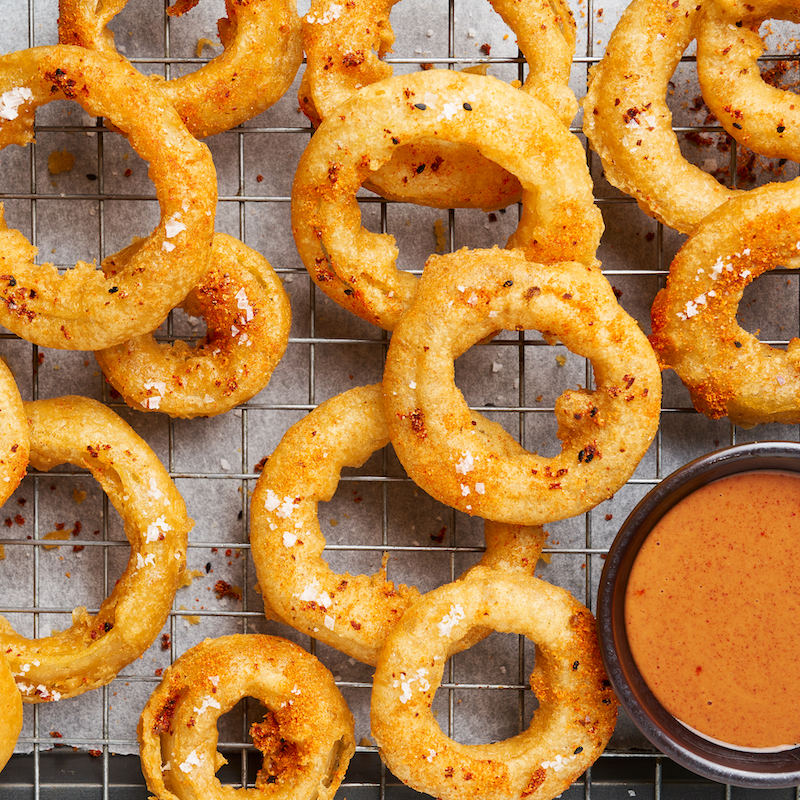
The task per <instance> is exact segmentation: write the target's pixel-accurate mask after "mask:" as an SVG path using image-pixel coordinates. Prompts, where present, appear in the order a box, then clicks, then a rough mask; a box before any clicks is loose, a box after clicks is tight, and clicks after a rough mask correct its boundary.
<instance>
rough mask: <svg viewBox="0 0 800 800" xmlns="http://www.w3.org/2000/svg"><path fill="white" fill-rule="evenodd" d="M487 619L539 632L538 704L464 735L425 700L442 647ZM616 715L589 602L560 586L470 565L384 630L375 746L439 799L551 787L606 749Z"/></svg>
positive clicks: (490, 798)
mask: <svg viewBox="0 0 800 800" xmlns="http://www.w3.org/2000/svg"><path fill="white" fill-rule="evenodd" d="M485 625H489V626H491V627H492V628H493V629H494V630H497V631H501V632H504V633H521V634H523V635H525V636H526V637H527V638H528V639H530V640H532V641H534V642H535V643H536V645H537V648H536V666H535V668H534V670H533V673H532V674H531V677H530V684H531V688H532V689H533V690H534V692H535V693H536V697H537V699H538V701H539V708H538V710H537V711H536V712H535V714H534V717H533V720H532V722H531V724H530V726H529V727H528V728H527V730H525V731H523V732H522V733H520V734H518V735H517V736H514V737H512V738H510V739H506V740H504V741H501V742H495V743H492V744H481V745H463V744H459V743H458V742H455V741H453V740H452V739H450V738H448V737H447V736H445V735H444V733H443V732H442V730H441V728H440V727H439V725H438V724H437V722H436V719H435V717H434V715H433V713H432V710H431V704H432V702H433V697H434V694H435V693H436V690H437V688H438V687H439V685H440V684H441V680H442V674H443V670H444V665H445V663H446V661H447V659H448V658H449V657H450V656H451V655H452V654H453V652H455V650H457V649H459V647H461V642H462V639H463V638H464V637H465V636H466V635H467V634H468V632H469V631H470V630H471V629H474V628H475V627H477V626H485ZM437 629H438V636H437V635H436V634H435V633H434V632H435V631H437ZM616 718H617V702H616V698H615V697H614V694H613V692H612V690H611V684H610V682H609V681H608V679H607V678H606V676H605V672H604V670H603V665H602V660H601V658H600V652H599V648H598V645H597V634H596V631H595V623H594V618H593V617H592V615H591V613H590V612H589V610H588V609H586V608H585V607H584V606H583V605H581V604H580V603H579V602H578V601H577V600H575V598H573V597H572V596H571V595H570V594H569V592H567V591H566V590H564V589H561V588H559V587H556V586H552V585H551V584H549V583H545V582H544V581H541V580H538V579H537V578H532V577H522V576H519V575H504V574H503V573H502V572H499V571H497V570H494V569H487V568H475V569H474V570H472V571H471V572H470V573H469V574H468V575H467V577H466V578H463V579H460V580H457V581H455V582H454V583H450V584H447V585H445V586H442V587H440V588H438V589H435V590H434V591H432V592H430V593H429V594H426V595H424V596H423V597H422V598H421V599H420V600H419V602H417V603H415V604H414V605H413V606H412V607H411V608H410V609H409V610H408V611H407V612H406V614H405V615H404V616H403V618H402V619H401V620H400V622H399V623H398V625H397V627H396V628H395V629H394V631H392V632H391V633H390V634H389V637H388V638H387V640H386V644H385V645H384V647H383V649H382V650H381V653H380V657H379V659H378V666H377V669H376V671H375V678H374V680H373V688H372V703H371V720H372V735H373V737H374V738H375V740H376V742H377V744H378V748H379V750H380V754H381V757H382V758H383V760H384V761H385V762H386V764H387V766H388V767H389V769H390V770H391V771H392V772H393V773H394V774H395V775H396V776H397V777H398V778H400V780H402V781H403V782H404V783H406V784H408V785H409V786H411V787H412V788H414V789H416V790H417V791H421V792H426V793H428V794H431V795H433V796H434V797H438V798H442V800H468V799H469V800H502V799H503V798H520V797H531V798H539V799H540V800H544V798H552V797H555V796H556V795H558V794H560V793H561V792H562V791H564V790H565V789H566V788H567V787H568V786H569V785H570V784H571V783H572V781H573V780H575V778H577V777H578V776H579V775H580V774H581V773H583V772H584V771H585V770H586V768H587V767H589V766H590V765H591V764H592V763H594V761H595V760H596V759H597V758H598V756H599V755H600V753H602V751H603V750H604V748H605V746H606V744H607V743H608V740H609V739H610V738H611V734H612V733H613V731H614V725H615V723H616Z"/></svg>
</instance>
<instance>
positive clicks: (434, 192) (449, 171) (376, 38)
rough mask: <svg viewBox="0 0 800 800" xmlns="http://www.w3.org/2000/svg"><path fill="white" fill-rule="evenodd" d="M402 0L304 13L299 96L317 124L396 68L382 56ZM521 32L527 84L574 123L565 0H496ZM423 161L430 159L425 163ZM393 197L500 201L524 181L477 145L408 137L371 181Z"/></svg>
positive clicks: (484, 204) (455, 202) (571, 38)
mask: <svg viewBox="0 0 800 800" xmlns="http://www.w3.org/2000/svg"><path fill="white" fill-rule="evenodd" d="M395 2H397V0H352V1H351V2H348V3H344V4H339V3H332V2H331V0H314V1H313V2H312V4H311V9H310V10H309V12H308V14H307V15H306V16H305V17H303V20H302V30H303V46H304V50H305V52H306V60H307V66H306V70H305V72H304V73H303V80H302V82H301V85H300V90H299V92H298V96H299V99H300V107H301V108H302V109H303V111H304V113H305V114H306V116H308V117H309V119H311V121H312V122H313V123H314V125H315V126H318V125H319V123H320V121H321V120H322V119H325V118H327V117H329V116H330V115H331V114H332V113H333V111H334V109H335V108H337V107H338V106H339V105H341V103H342V102H344V101H345V100H347V99H348V98H349V97H351V96H352V95H353V94H354V93H355V92H356V91H357V90H358V89H360V88H361V87H364V86H368V85H370V84H372V83H375V82H376V81H378V80H381V79H383V78H387V77H390V76H391V75H392V68H391V66H389V65H388V64H386V63H385V62H383V61H382V60H381V59H382V58H383V56H384V55H385V54H386V53H387V52H389V51H390V50H391V46H392V43H393V42H394V32H393V31H392V26H391V22H390V20H389V14H390V11H391V8H392V6H393V5H394V3H395ZM491 3H492V7H493V8H494V9H495V11H497V13H498V14H500V16H501V17H502V18H503V20H504V21H505V22H506V23H507V24H508V26H509V27H510V28H511V30H512V31H514V33H515V34H516V36H517V41H518V43H519V47H520V50H521V51H522V52H523V54H524V56H525V59H526V61H527V64H528V77H527V79H526V80H525V83H524V85H523V86H522V90H523V91H525V92H528V93H530V94H532V95H533V96H534V97H536V98H538V99H539V100H541V101H542V102H544V103H545V104H546V105H548V106H549V107H550V108H552V109H553V110H554V111H555V112H556V115H557V116H558V117H559V119H560V120H561V121H562V122H563V123H564V125H566V126H568V125H569V124H570V123H571V122H572V119H573V118H574V117H575V112H576V111H577V102H576V100H575V95H574V94H573V93H572V91H571V90H570V88H569V86H568V83H569V75H570V69H571V66H572V57H573V55H574V54H575V20H574V18H573V16H572V12H571V11H570V9H569V7H568V6H567V5H566V3H564V2H562V0H555V2H553V3H551V2H541V1H540V0H523V1H522V2H512V1H511V0H491ZM420 165H423V166H427V167H429V168H428V169H425V170H424V171H418V168H419V166H420ZM365 185H366V186H367V187H368V188H370V189H372V190H373V191H375V192H377V193H378V194H380V195H383V196H384V197H386V198H388V199H390V200H398V201H406V202H414V203H418V204H421V205H426V206H433V207H435V208H451V207H453V206H456V207H470V208H483V209H493V208H502V207H504V206H507V205H509V204H511V203H513V202H516V201H517V200H518V199H519V197H520V194H521V187H520V185H519V181H517V180H516V179H515V178H513V177H512V176H511V175H510V174H509V173H508V172H507V171H506V170H504V169H502V168H501V167H500V166H499V165H497V164H495V163H493V162H492V161H489V160H487V159H486V158H481V157H480V155H479V153H478V152H476V151H475V149H474V148H472V147H470V146H469V145H466V144H458V145H456V144H454V143H451V142H436V143H427V142H421V143H416V144H413V145H404V146H402V147H400V148H398V149H397V151H396V152H395V154H394V156H393V157H392V160H391V162H390V163H389V164H387V165H385V166H382V167H381V168H380V169H379V170H378V171H377V172H375V173H374V174H373V175H372V176H371V177H370V179H369V181H368V182H367V183H366V184H365Z"/></svg>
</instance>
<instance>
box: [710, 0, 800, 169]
mask: <svg viewBox="0 0 800 800" xmlns="http://www.w3.org/2000/svg"><path fill="white" fill-rule="evenodd" d="M770 18H771V19H785V20H790V21H792V22H798V21H800V9H798V7H797V5H796V4H795V5H793V4H792V3H791V2H785V1H784V2H777V0H769V2H766V1H765V0H762V2H760V3H752V2H750V0H748V2H747V3H744V2H741V0H725V2H721V0H716V1H715V2H713V3H710V4H708V5H707V7H706V9H705V11H704V13H703V15H702V17H701V20H700V28H699V31H698V36H697V76H698V78H699V80H700V87H701V89H702V92H703V99H704V100H705V102H706V105H707V106H708V107H709V108H710V109H711V111H712V112H713V113H714V116H715V117H716V118H717V119H718V120H719V122H720V124H721V125H722V127H723V128H725V130H726V131H727V132H728V133H729V134H730V135H731V136H732V137H733V138H734V139H736V141H737V142H740V143H741V144H744V145H746V146H747V147H749V148H750V149H751V150H754V151H755V152H756V153H760V154H761V155H764V156H768V157H772V158H788V159H791V160H792V161H800V108H798V103H797V95H796V94H795V93H794V92H792V91H788V90H784V89H779V88H777V87H776V86H769V85H768V84H767V83H765V82H764V79H763V78H762V77H761V72H760V71H759V68H758V58H759V57H760V56H761V54H762V53H763V52H764V43H763V41H762V39H761V36H760V35H759V32H758V29H759V26H760V24H761V23H762V22H763V21H764V20H765V19H770Z"/></svg>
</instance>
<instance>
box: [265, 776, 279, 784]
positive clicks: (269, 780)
mask: <svg viewBox="0 0 800 800" xmlns="http://www.w3.org/2000/svg"><path fill="white" fill-rule="evenodd" d="M277 782H278V778H277V777H276V776H275V775H267V783H277Z"/></svg>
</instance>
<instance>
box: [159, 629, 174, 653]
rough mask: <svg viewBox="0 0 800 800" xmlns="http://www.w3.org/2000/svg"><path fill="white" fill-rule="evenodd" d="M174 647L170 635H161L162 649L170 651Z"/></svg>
mask: <svg viewBox="0 0 800 800" xmlns="http://www.w3.org/2000/svg"><path fill="white" fill-rule="evenodd" d="M171 646H172V637H171V636H170V635H169V634H168V633H162V634H161V649H162V650H169V648H170V647H171Z"/></svg>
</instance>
